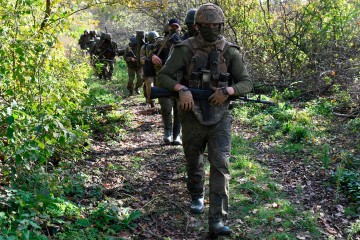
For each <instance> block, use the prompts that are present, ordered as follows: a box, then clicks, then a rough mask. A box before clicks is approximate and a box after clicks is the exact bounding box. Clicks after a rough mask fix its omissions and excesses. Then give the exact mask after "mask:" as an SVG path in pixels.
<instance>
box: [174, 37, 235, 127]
mask: <svg viewBox="0 0 360 240" xmlns="http://www.w3.org/2000/svg"><path fill="white" fill-rule="evenodd" d="M179 45H186V46H188V47H189V49H190V50H191V52H192V57H191V61H190V65H189V66H187V69H186V70H185V72H183V76H182V78H181V84H182V85H185V86H188V87H190V88H199V89H211V87H227V86H229V85H230V84H231V83H230V84H229V79H230V74H229V73H228V64H229V63H227V62H226V60H225V58H224V53H225V52H226V50H227V49H228V48H229V47H237V48H238V46H236V45H234V44H232V43H229V42H227V41H226V39H225V38H224V37H222V38H221V39H219V40H217V41H216V42H215V43H214V44H211V45H205V44H202V42H201V38H198V37H194V38H189V39H187V40H185V41H183V42H182V43H180V44H179ZM206 100H207V99H206ZM194 103H195V111H194V114H195V116H196V118H197V119H198V120H199V122H200V123H201V124H203V125H213V124H215V123H217V122H219V121H220V120H221V118H222V117H223V116H224V114H225V112H226V111H227V110H228V109H229V103H230V101H229V100H227V101H226V102H225V103H224V104H222V105H220V106H214V105H212V104H208V105H206V106H205V107H204V104H201V100H200V99H194ZM204 111H206V112H204ZM205 115H206V116H207V117H206V118H205V117H204V116H205Z"/></svg>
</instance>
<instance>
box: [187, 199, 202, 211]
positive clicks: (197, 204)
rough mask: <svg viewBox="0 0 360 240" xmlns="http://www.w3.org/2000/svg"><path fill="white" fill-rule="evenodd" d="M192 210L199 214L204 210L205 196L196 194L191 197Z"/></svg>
mask: <svg viewBox="0 0 360 240" xmlns="http://www.w3.org/2000/svg"><path fill="white" fill-rule="evenodd" d="M191 199H192V200H191V205H190V212H191V213H195V214H199V213H202V212H203V211H204V197H200V196H196V197H192V198H191Z"/></svg>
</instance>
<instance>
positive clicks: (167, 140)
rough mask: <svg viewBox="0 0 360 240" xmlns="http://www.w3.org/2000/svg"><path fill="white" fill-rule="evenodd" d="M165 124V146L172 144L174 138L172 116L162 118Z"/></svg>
mask: <svg viewBox="0 0 360 240" xmlns="http://www.w3.org/2000/svg"><path fill="white" fill-rule="evenodd" d="M162 118H163V122H164V138H163V139H164V142H165V144H170V143H171V137H172V129H171V128H172V127H171V126H172V121H171V115H166V116H162Z"/></svg>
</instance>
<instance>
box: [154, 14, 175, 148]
mask: <svg viewBox="0 0 360 240" xmlns="http://www.w3.org/2000/svg"><path fill="white" fill-rule="evenodd" d="M165 27H166V26H165ZM167 30H168V34H167V35H165V38H162V39H159V40H158V41H156V42H155V43H154V47H153V49H154V50H153V52H152V53H151V54H150V56H151V60H152V63H153V64H154V65H155V69H156V70H157V71H159V70H160V69H161V67H162V65H163V63H165V61H166V59H167V58H168V55H169V53H170V50H171V49H172V47H173V46H174V45H176V44H178V43H179V42H181V36H180V33H181V21H180V20H179V19H176V18H172V19H170V20H169V22H168V24H167ZM165 31H166V28H165V29H164V33H165ZM159 104H160V108H161V116H162V120H163V124H164V137H163V139H164V142H165V144H170V143H171V140H172V142H173V144H174V145H181V144H182V140H181V133H180V132H181V126H180V122H179V119H178V114H177V108H176V102H175V99H174V98H172V97H162V98H159ZM172 115H173V117H174V120H173V121H172V118H173V117H172Z"/></svg>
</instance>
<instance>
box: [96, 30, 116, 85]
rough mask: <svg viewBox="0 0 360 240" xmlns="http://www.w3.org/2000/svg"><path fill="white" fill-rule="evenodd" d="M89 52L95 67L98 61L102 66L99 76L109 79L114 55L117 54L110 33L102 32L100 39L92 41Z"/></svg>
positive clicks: (112, 68)
mask: <svg viewBox="0 0 360 240" xmlns="http://www.w3.org/2000/svg"><path fill="white" fill-rule="evenodd" d="M90 54H91V56H92V62H93V64H94V67H95V69H96V66H97V64H99V63H100V64H102V66H103V67H102V69H101V71H100V73H98V76H99V78H100V79H109V80H110V79H111V77H112V73H113V71H114V64H115V57H116V56H117V44H116V43H115V42H114V41H112V39H111V35H110V34H108V33H107V34H102V35H101V37H100V40H96V41H94V44H92V47H91V49H90ZM96 70H97V69H96Z"/></svg>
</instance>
